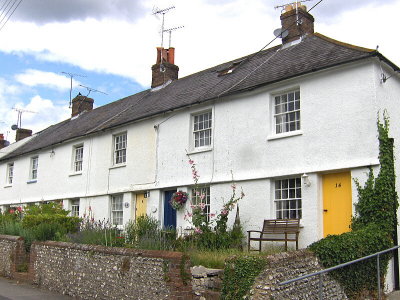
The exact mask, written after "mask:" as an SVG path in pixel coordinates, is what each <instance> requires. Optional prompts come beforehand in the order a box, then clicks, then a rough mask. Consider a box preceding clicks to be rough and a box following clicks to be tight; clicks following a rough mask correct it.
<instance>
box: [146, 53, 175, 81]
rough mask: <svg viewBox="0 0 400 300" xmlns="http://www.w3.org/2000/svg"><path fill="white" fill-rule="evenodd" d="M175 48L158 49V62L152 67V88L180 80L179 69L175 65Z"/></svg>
mask: <svg viewBox="0 0 400 300" xmlns="http://www.w3.org/2000/svg"><path fill="white" fill-rule="evenodd" d="M174 61H175V48H169V49H164V48H163V47H157V62H156V64H155V65H153V66H152V67H151V71H152V80H151V87H152V88H155V87H157V86H160V85H163V84H164V83H166V82H168V81H169V80H176V79H178V71H179V68H178V66H176V65H175V64H174Z"/></svg>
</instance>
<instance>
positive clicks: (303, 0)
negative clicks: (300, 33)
mask: <svg viewBox="0 0 400 300" xmlns="http://www.w3.org/2000/svg"><path fill="white" fill-rule="evenodd" d="M308 1H313V0H296V1H295V2H291V3H286V4H282V5H277V6H275V9H277V8H282V9H284V8H285V7H286V6H288V5H292V6H294V7H295V9H296V25H300V24H299V10H298V8H299V6H300V4H301V3H303V2H308Z"/></svg>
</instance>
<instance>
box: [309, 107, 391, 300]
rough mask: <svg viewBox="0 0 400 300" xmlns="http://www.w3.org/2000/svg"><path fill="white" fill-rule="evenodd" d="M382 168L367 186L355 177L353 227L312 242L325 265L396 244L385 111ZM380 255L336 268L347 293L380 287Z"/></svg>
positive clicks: (381, 136) (384, 259) (381, 127)
mask: <svg viewBox="0 0 400 300" xmlns="http://www.w3.org/2000/svg"><path fill="white" fill-rule="evenodd" d="M377 127H378V140H379V163H380V170H379V174H378V176H377V177H376V178H375V177H374V173H373V171H372V168H370V171H369V174H368V179H367V181H366V183H365V185H364V186H361V184H360V183H359V181H358V180H357V179H355V180H354V181H355V183H356V186H357V191H358V203H357V204H356V205H355V211H356V215H355V217H354V218H353V219H352V225H351V228H352V231H351V232H347V233H343V234H341V235H332V236H328V237H326V238H324V239H322V240H320V241H318V242H316V243H313V244H312V245H310V247H309V248H310V249H311V250H312V251H313V252H315V254H316V255H317V256H318V258H319V259H320V261H321V263H322V264H323V266H324V267H326V268H328V267H332V266H335V265H338V264H340V263H344V262H348V261H351V260H354V259H357V258H360V257H363V256H366V255H370V254H373V253H376V252H379V251H382V250H386V249H388V248H390V247H391V246H392V245H393V236H394V230H397V219H396V212H397V208H398V196H397V192H396V189H395V182H396V175H395V169H394V155H393V139H392V138H390V137H389V118H388V116H387V114H386V113H384V114H383V121H382V122H381V120H380V118H379V116H378V121H377ZM389 258H390V257H389V255H383V256H381V259H380V270H379V271H380V274H381V279H382V281H383V278H384V274H385V273H386V270H387V266H388V262H389ZM375 274H377V269H376V259H375V258H374V259H369V260H366V261H363V262H359V263H356V264H353V265H352V266H350V267H345V268H341V269H338V270H337V271H334V272H332V274H331V275H332V276H333V277H334V278H336V279H337V280H338V281H339V282H340V283H341V285H342V286H343V287H344V289H345V292H346V294H347V295H348V296H349V297H351V298H357V297H358V296H359V295H360V294H361V293H362V292H365V291H368V290H369V291H372V293H373V292H375V291H376V289H377V285H376V275H375Z"/></svg>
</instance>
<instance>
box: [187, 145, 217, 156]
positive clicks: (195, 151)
mask: <svg viewBox="0 0 400 300" xmlns="http://www.w3.org/2000/svg"><path fill="white" fill-rule="evenodd" d="M212 149H213V148H212V147H203V148H196V149H192V150H190V152H189V153H188V154H189V155H190V154H196V153H202V152H208V151H212Z"/></svg>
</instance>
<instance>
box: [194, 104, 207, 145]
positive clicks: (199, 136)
mask: <svg viewBox="0 0 400 300" xmlns="http://www.w3.org/2000/svg"><path fill="white" fill-rule="evenodd" d="M211 134H212V112H211V111H209V112H206V113H202V114H198V115H194V116H193V141H194V148H201V147H210V146H211V142H212V139H211Z"/></svg>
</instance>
